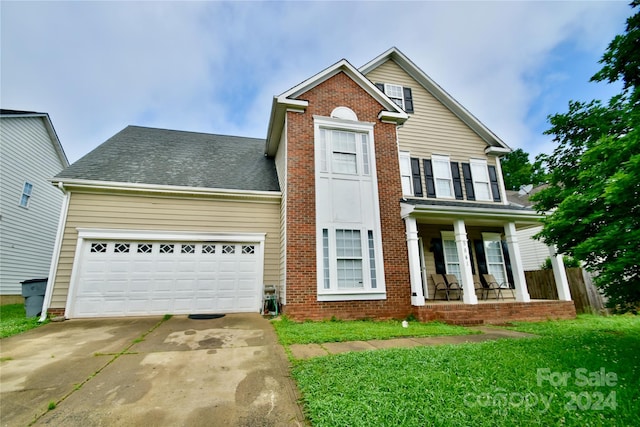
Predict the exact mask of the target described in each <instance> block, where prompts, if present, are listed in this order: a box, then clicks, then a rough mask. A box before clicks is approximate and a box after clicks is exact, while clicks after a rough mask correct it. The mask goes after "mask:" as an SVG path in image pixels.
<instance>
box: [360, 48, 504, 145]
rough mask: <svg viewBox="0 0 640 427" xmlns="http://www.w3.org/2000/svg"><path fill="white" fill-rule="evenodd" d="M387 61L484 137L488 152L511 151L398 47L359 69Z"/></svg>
mask: <svg viewBox="0 0 640 427" xmlns="http://www.w3.org/2000/svg"><path fill="white" fill-rule="evenodd" d="M387 61H393V62H395V63H396V64H397V65H398V66H399V67H400V68H401V69H402V70H404V71H405V72H406V73H407V74H408V75H409V76H410V77H411V78H412V79H414V80H415V81H416V82H417V83H418V84H419V85H421V86H422V87H423V88H424V89H425V90H427V91H428V92H429V93H430V94H431V95H432V96H433V97H434V98H436V99H437V100H438V101H439V102H440V103H442V105H444V106H445V107H446V108H447V109H449V110H450V111H451V112H452V113H453V114H454V115H455V116H456V117H458V118H459V119H460V120H461V121H462V122H463V123H465V124H466V125H467V126H468V127H469V128H470V129H471V130H473V131H474V132H475V133H476V134H478V136H480V138H482V139H483V140H484V141H485V142H486V143H487V144H488V146H489V147H487V149H486V150H485V151H486V152H487V154H489V153H492V154H498V155H499V154H506V153H509V152H511V148H510V147H509V146H508V145H507V144H506V143H505V142H504V141H502V140H501V139H500V138H499V137H498V136H497V135H496V134H494V133H493V132H492V131H491V130H489V128H487V127H486V126H485V125H484V124H482V123H481V122H480V121H479V120H478V119H477V118H476V117H475V116H474V115H473V114H471V113H470V112H469V111H468V110H467V109H466V108H464V107H463V106H462V105H461V104H460V103H459V102H458V101H456V100H455V99H454V98H453V97H452V96H451V95H449V94H448V93H447V92H446V91H445V90H444V89H443V88H442V87H440V86H439V85H438V84H437V83H436V82H435V81H434V80H433V79H431V77H429V76H428V75H427V74H426V73H425V72H424V71H422V70H421V69H420V68H419V67H418V66H417V65H415V64H414V63H413V62H412V61H411V60H410V59H409V58H407V56H405V55H404V54H403V53H402V52H400V50H399V49H398V48H396V47H392V48H391V49H389V50H387V51H386V52H384V53H383V54H381V55H380V56H378V57H376V58H374V59H373V60H371V61H369V62H368V63H366V64H365V65H363V66H362V67H360V68H359V71H360V72H361V73H362V74H364V75H367V74H368V73H370V72H371V71H373V70H374V69H376V68H378V67H380V66H381V65H382V64H384V63H386V62H387Z"/></svg>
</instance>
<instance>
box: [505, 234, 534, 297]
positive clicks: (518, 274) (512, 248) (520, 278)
mask: <svg viewBox="0 0 640 427" xmlns="http://www.w3.org/2000/svg"><path fill="white" fill-rule="evenodd" d="M504 234H505V237H506V238H507V247H508V248H509V258H510V259H511V272H512V273H513V281H514V282H515V283H514V284H513V285H514V286H515V288H516V301H519V302H529V301H531V297H530V296H529V290H528V289H527V280H526V279H525V277H524V268H523V266H522V258H521V257H520V244H518V237H517V236H516V224H515V223H514V222H508V223H506V224H505V225H504Z"/></svg>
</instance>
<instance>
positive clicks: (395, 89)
mask: <svg viewBox="0 0 640 427" xmlns="http://www.w3.org/2000/svg"><path fill="white" fill-rule="evenodd" d="M384 93H385V94H386V95H387V96H388V97H389V98H391V100H392V101H393V102H395V103H396V104H398V106H399V107H400V108H402V109H403V110H404V93H403V92H402V86H399V85H392V84H388V83H385V85H384Z"/></svg>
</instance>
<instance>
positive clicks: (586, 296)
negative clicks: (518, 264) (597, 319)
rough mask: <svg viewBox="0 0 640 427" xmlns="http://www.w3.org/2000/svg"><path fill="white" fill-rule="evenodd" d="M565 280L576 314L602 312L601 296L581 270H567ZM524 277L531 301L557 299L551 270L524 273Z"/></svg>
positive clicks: (588, 276)
mask: <svg viewBox="0 0 640 427" xmlns="http://www.w3.org/2000/svg"><path fill="white" fill-rule="evenodd" d="M566 271H567V280H568V282H569V290H570V291H571V299H572V300H573V302H574V304H575V306H576V313H593V312H596V313H598V312H600V311H601V310H603V307H604V304H603V301H602V295H600V292H598V290H597V289H596V287H595V286H594V285H593V283H592V281H591V276H590V275H589V273H587V272H586V271H584V270H582V269H581V268H567V269H566ZM524 276H525V278H526V280H527V287H528V288H529V296H530V297H531V299H555V300H557V299H558V289H557V288H556V279H555V278H554V277H553V270H535V271H525V272H524Z"/></svg>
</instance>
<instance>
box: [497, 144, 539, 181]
mask: <svg viewBox="0 0 640 427" xmlns="http://www.w3.org/2000/svg"><path fill="white" fill-rule="evenodd" d="M500 167H501V168H502V176H503V177H504V185H505V187H506V188H507V190H519V189H520V187H522V186H523V185H528V184H532V185H533V186H534V187H535V186H537V185H539V184H542V183H543V182H545V181H546V180H547V174H546V172H545V170H544V168H543V167H542V161H541V160H538V159H536V161H535V162H534V163H533V164H532V163H531V162H529V153H527V152H526V151H524V150H523V149H522V148H518V149H516V150H514V151H512V152H511V153H509V154H507V155H505V156H504V157H503V158H502V159H500Z"/></svg>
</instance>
